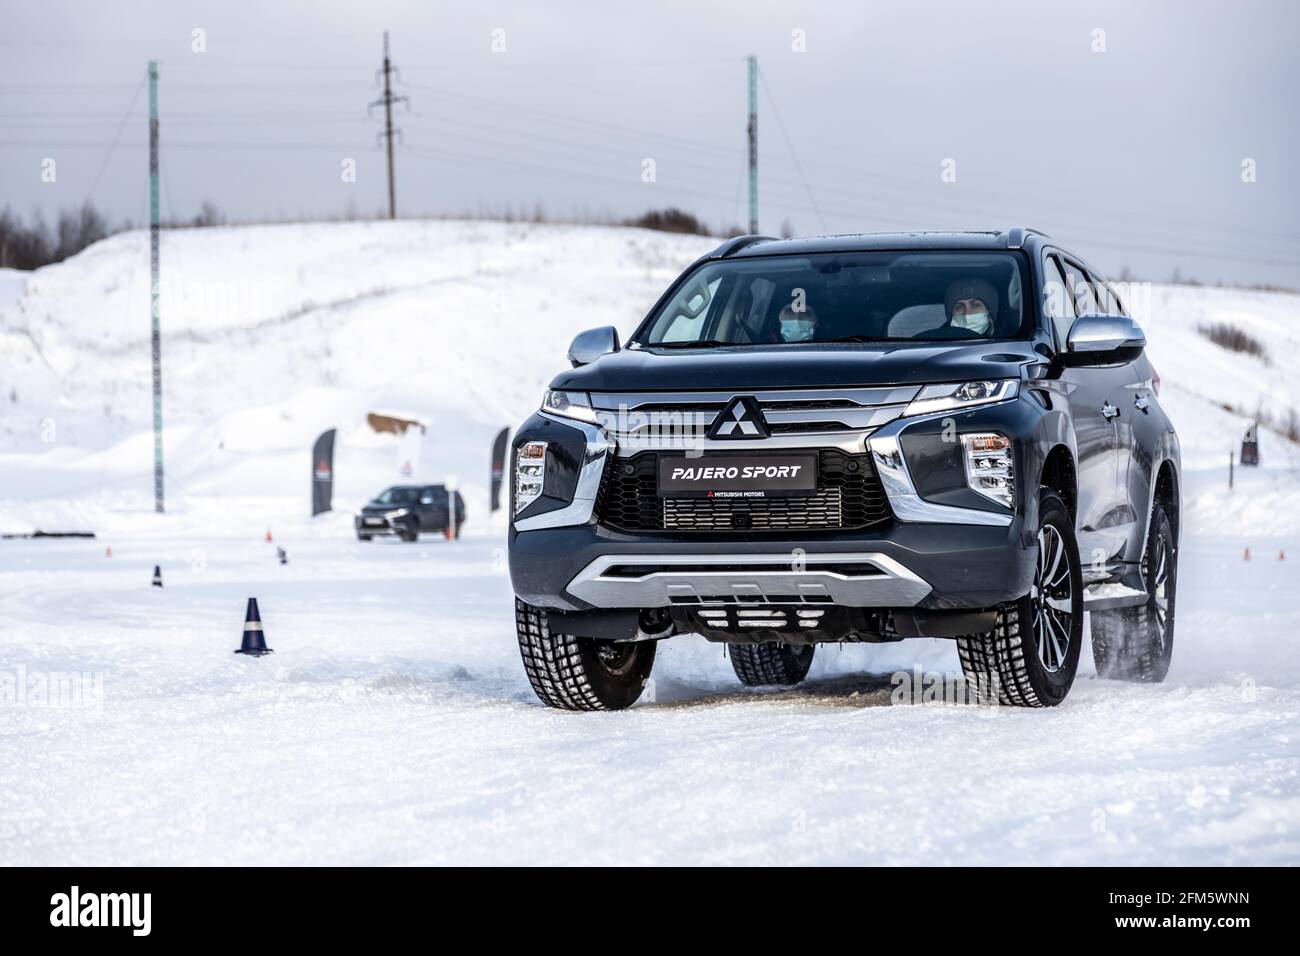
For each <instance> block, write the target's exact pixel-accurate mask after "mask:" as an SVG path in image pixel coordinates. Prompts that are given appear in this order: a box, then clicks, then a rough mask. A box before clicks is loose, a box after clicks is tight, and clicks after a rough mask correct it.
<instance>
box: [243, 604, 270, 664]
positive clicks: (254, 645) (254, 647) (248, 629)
mask: <svg viewBox="0 0 1300 956" xmlns="http://www.w3.org/2000/svg"><path fill="white" fill-rule="evenodd" d="M235 653H236V654H251V655H252V656H253V657H261V656H262V655H263V654H274V653H275V652H274V651H273V650H271V648H269V647H267V646H266V636H265V635H264V634H263V633H262V615H261V614H259V613H258V611H257V598H249V599H248V612H247V613H246V614H244V640H243V643H242V644H240V646H239V650H237V651H235Z"/></svg>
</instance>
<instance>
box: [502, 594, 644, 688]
mask: <svg viewBox="0 0 1300 956" xmlns="http://www.w3.org/2000/svg"><path fill="white" fill-rule="evenodd" d="M515 629H516V631H517V633H518V637H519V655H520V657H522V658H523V662H524V671H525V673H527V674H528V681H529V683H531V684H532V685H533V691H534V692H535V693H536V694H537V696H538V697H539V698H540V699H541V701H542V703H544V704H547V705H549V706H551V707H558V708H560V709H561V710H622V709H623V708H625V707H631V706H632V705H633V704H634V703H636V700H637V698H638V697H640V696H641V690H642V688H644V687H645V682H646V681H647V680H649V678H650V669H651V668H652V667H653V666H654V661H655V645H654V642H653V641H635V642H633V641H628V642H614V641H601V640H596V639H595V638H591V637H577V636H575V635H573V634H554V633H552V632H551V630H550V627H549V626H548V625H547V622H546V612H545V611H544V610H542V609H541V608H536V607H533V606H532V605H531V604H525V603H524V602H523V601H520V600H519V599H518V598H516V599H515Z"/></svg>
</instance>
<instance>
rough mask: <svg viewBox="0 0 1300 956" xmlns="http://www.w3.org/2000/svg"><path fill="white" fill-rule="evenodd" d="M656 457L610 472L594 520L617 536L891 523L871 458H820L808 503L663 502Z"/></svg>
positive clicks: (624, 462)
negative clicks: (658, 491)
mask: <svg viewBox="0 0 1300 956" xmlns="http://www.w3.org/2000/svg"><path fill="white" fill-rule="evenodd" d="M657 457H658V453H657V452H652V451H645V452H641V453H640V454H637V455H633V456H632V457H630V458H615V459H613V460H612V461H611V462H610V463H609V465H608V466H607V467H606V469H605V475H604V479H603V481H602V482H601V489H600V495H599V500H598V501H597V505H596V514H597V515H598V517H599V520H600V523H601V524H603V525H605V526H606V527H609V528H614V529H616V530H619V531H687V532H705V531H709V532H713V531H739V532H747V531H804V530H808V531H818V530H833V529H839V530H850V529H855V528H865V527H868V526H870V525H873V524H876V523H878V522H881V521H885V520H887V519H888V518H889V517H890V510H889V503H888V501H887V500H886V498H885V492H884V489H883V488H882V487H881V486H880V480H879V479H878V478H877V477H876V472H875V469H874V468H873V467H872V464H871V458H870V456H868V455H850V454H848V453H847V452H843V451H839V450H837V449H830V448H828V449H822V450H821V451H820V452H819V454H818V458H819V461H818V474H817V491H816V493H815V494H812V495H808V496H804V497H790V498H755V499H748V500H740V499H733V498H660V497H659V496H658V495H657V494H655V487H656V478H655V476H656V462H657Z"/></svg>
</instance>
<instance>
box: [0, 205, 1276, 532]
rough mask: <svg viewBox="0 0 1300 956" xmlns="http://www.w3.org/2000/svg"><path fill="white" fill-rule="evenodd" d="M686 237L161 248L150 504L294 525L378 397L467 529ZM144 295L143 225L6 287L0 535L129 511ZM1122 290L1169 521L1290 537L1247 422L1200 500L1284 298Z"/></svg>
mask: <svg viewBox="0 0 1300 956" xmlns="http://www.w3.org/2000/svg"><path fill="white" fill-rule="evenodd" d="M712 244H713V241H712V240H710V239H705V238H700V237H687V236H671V235H665V234H661V233H653V232H647V231H643V230H634V229H617V228H599V227H578V226H550V225H527V224H506V223H493V222H400V223H341V224H311V225H285V226H260V227H233V228H218V229H203V230H180V231H174V232H169V233H166V234H165V236H164V240H163V249H162V261H163V282H162V289H161V308H160V315H161V323H162V329H163V340H162V348H163V358H164V381H163V388H164V416H163V417H164V423H165V429H166V431H165V437H164V448H165V455H166V463H167V498H168V509H169V511H170V512H172V513H173V514H175V515H180V516H183V517H188V518H189V519H191V520H193V521H198V522H201V523H203V524H205V525H206V524H208V523H209V519H211V520H212V521H217V522H218V523H220V524H222V525H223V526H225V527H231V528H232V530H234V528H233V527H232V526H231V525H230V524H229V522H230V520H231V518H232V517H234V518H235V520H236V521H237V522H238V521H241V520H243V519H247V521H248V522H249V523H250V524H251V525H254V526H256V525H260V524H265V523H266V522H267V521H268V520H271V519H275V520H276V521H277V522H278V523H283V521H284V520H286V518H287V517H289V516H292V518H293V519H295V520H296V519H297V517H298V516H300V515H301V514H302V513H303V512H304V510H305V508H306V498H307V474H308V468H309V462H308V451H307V449H308V448H309V446H310V443H311V441H312V440H313V439H314V437H315V436H316V435H317V434H318V433H319V432H320V431H322V430H323V429H325V428H328V427H332V426H336V427H338V428H339V444H338V450H337V455H336V463H337V468H336V474H337V481H338V484H337V487H336V504H337V506H338V507H339V508H340V509H341V510H346V509H348V508H350V507H351V506H354V505H355V504H357V503H359V502H360V501H361V500H362V499H363V498H364V497H366V496H367V495H369V494H371V493H372V492H373V491H374V490H375V489H376V488H377V487H378V486H380V485H382V484H384V483H385V482H387V481H390V480H393V479H394V478H395V477H396V470H395V463H396V451H395V447H396V441H395V439H393V438H391V437H390V436H377V435H375V434H373V433H372V432H370V430H369V429H368V428H367V427H366V425H365V414H366V412H367V411H369V410H371V409H375V408H390V407H391V408H399V409H407V410H410V411H411V412H414V413H416V414H418V415H421V416H423V417H425V418H428V419H430V420H431V421H432V427H431V428H430V431H429V434H428V436H427V437H426V440H425V447H424V452H423V456H422V467H421V474H420V477H424V478H427V479H429V480H441V479H442V478H443V477H444V476H446V475H449V474H450V475H455V476H457V477H458V479H459V480H460V482H461V485H462V487H463V488H464V490H465V493H466V495H467V498H468V499H469V502H470V509H471V514H472V515H477V516H482V515H483V514H484V512H485V510H486V490H487V489H486V486H487V472H488V466H489V463H488V448H489V444H490V441H491V437H492V435H493V434H494V432H495V431H496V430H497V429H498V428H500V427H502V426H505V425H511V424H515V423H517V422H519V421H520V420H521V419H522V418H523V417H524V416H525V415H527V414H528V412H529V411H531V410H532V409H533V408H535V407H536V405H537V402H538V400H539V397H540V395H541V391H542V389H543V387H544V386H545V384H546V382H547V381H548V380H549V379H550V378H551V376H552V375H553V374H554V373H555V372H557V371H558V370H560V369H561V368H563V367H564V364H565V362H564V351H565V349H566V347H567V345H568V342H569V339H570V338H571V336H572V335H573V334H574V333H575V332H577V331H580V330H581V329H584V328H588V327H591V326H594V325H600V324H606V323H612V324H614V325H616V326H618V327H619V328H620V329H621V330H622V331H623V332H625V333H626V332H627V331H629V330H630V329H631V328H632V327H633V326H634V325H635V323H636V322H637V321H638V320H639V319H640V317H641V316H642V315H643V314H644V312H645V310H646V309H647V308H648V306H649V305H650V304H651V303H652V302H653V301H654V299H655V298H656V297H657V296H658V294H659V293H660V292H661V291H662V289H663V287H664V286H665V284H666V283H667V282H668V281H669V280H670V279H671V278H672V277H673V276H674V275H675V274H676V273H677V272H678V271H679V270H680V269H681V268H682V267H683V266H684V265H685V264H686V263H688V262H689V261H690V260H691V259H693V258H695V257H696V256H697V255H699V254H700V253H701V252H703V251H705V250H707V249H708V248H710V247H711V245H712ZM148 283H149V278H148V236H147V234H146V233H144V232H132V233H126V234H123V235H119V236H115V237H113V238H111V239H108V240H106V241H104V242H101V243H98V244H97V245H95V246H93V247H91V248H90V249H87V250H86V251H85V252H83V253H82V254H81V255H79V256H76V257H75V258H73V259H71V260H69V261H67V262H64V263H61V264H59V265H55V266H50V267H48V268H45V269H41V270H39V271H38V272H36V273H35V274H32V275H30V276H28V277H27V278H26V281H25V282H23V281H22V277H21V276H17V277H15V276H14V275H12V274H11V275H9V276H7V277H6V282H5V283H4V289H5V294H0V357H2V359H3V368H4V371H5V376H4V382H3V386H4V388H3V392H2V393H0V441H2V442H3V443H2V444H0V468H3V473H4V474H5V476H6V480H5V482H4V485H3V487H2V488H0V530H2V531H24V530H30V529H31V528H32V527H34V526H36V525H39V524H45V525H51V524H52V525H54V526H62V527H69V526H74V527H94V528H98V529H100V530H101V531H103V530H111V529H113V528H123V527H124V522H131V521H132V519H131V518H130V516H131V515H139V514H142V513H148V512H149V511H150V510H151V507H152V498H151V495H152V483H151V478H150V469H151V467H152V438H151V433H150V422H151V414H152V413H151V398H150V394H151V393H150V388H151V386H150V381H151V379H150V366H149V334H150V316H149V304H148ZM1129 299H1130V303H1131V306H1132V307H1133V308H1134V310H1135V312H1136V313H1137V314H1138V315H1139V317H1140V318H1141V319H1142V320H1143V322H1144V325H1145V327H1146V329H1147V334H1148V336H1149V339H1150V342H1151V347H1150V354H1151V356H1152V359H1153V361H1154V363H1155V365H1156V367H1157V369H1158V370H1159V371H1160V373H1161V375H1162V377H1163V380H1164V382H1165V392H1164V395H1163V396H1162V398H1163V400H1164V401H1165V402H1166V403H1167V404H1168V405H1169V407H1170V410H1171V412H1172V414H1173V416H1174V418H1175V422H1176V423H1177V424H1178V425H1179V428H1180V435H1181V438H1182V441H1183V448H1184V455H1185V457H1186V458H1187V465H1188V468H1189V472H1193V473H1194V474H1192V475H1191V476H1190V477H1189V484H1190V487H1189V489H1188V490H1189V496H1188V497H1189V502H1190V503H1191V504H1192V505H1193V506H1194V507H1193V511H1194V516H1193V517H1194V518H1195V519H1203V520H1204V522H1206V528H1207V530H1210V529H1214V530H1222V531H1232V530H1239V529H1240V523H1241V522H1242V521H1250V522H1252V523H1254V524H1256V525H1257V526H1258V528H1259V531H1260V532H1261V533H1291V532H1295V531H1296V530H1297V529H1300V517H1297V512H1300V509H1297V508H1295V507H1293V505H1294V503H1295V501H1296V499H1295V497H1293V489H1292V487H1291V486H1292V485H1293V484H1294V470H1293V469H1294V468H1295V466H1296V463H1297V459H1296V458H1295V455H1296V449H1295V448H1294V446H1291V445H1290V444H1289V443H1285V442H1283V441H1281V440H1279V439H1278V438H1277V437H1276V436H1275V435H1273V434H1271V433H1268V432H1267V431H1266V432H1265V434H1264V439H1263V441H1264V461H1265V467H1264V468H1263V469H1261V470H1260V471H1259V472H1256V473H1251V474H1247V475H1244V476H1242V481H1243V482H1245V485H1244V486H1243V488H1244V490H1243V491H1242V493H1237V494H1235V495H1234V496H1233V499H1232V500H1231V501H1230V502H1228V503H1227V506H1226V507H1225V502H1224V498H1223V496H1222V495H1220V494H1219V493H1218V492H1219V491H1220V490H1223V489H1224V488H1225V487H1226V465H1227V457H1228V453H1229V451H1230V450H1231V449H1232V448H1234V447H1235V445H1236V443H1237V442H1238V441H1239V438H1240V434H1241V431H1242V430H1243V428H1244V427H1245V421H1246V419H1245V418H1244V417H1243V415H1242V414H1238V413H1233V412H1227V411H1224V409H1223V408H1222V406H1223V405H1228V406H1231V407H1233V408H1234V409H1236V410H1237V411H1238V412H1241V413H1246V414H1249V413H1253V412H1254V410H1255V409H1257V408H1260V407H1263V408H1266V409H1269V410H1271V411H1272V412H1273V413H1275V414H1276V413H1279V412H1280V411H1281V410H1283V409H1286V408H1292V407H1295V406H1296V405H1297V395H1296V385H1297V383H1300V296H1295V295H1287V294H1278V293H1264V292H1245V291H1235V290H1226V289H1208V288H1191V287H1181V286H1180V287H1171V286H1149V287H1143V288H1139V289H1135V290H1133V291H1132V292H1131V293H1130V295H1129ZM1217 321H1226V322H1231V323H1233V324H1234V325H1237V326H1239V327H1241V328H1242V329H1244V330H1245V331H1247V332H1249V333H1250V334H1252V335H1255V336H1256V337H1258V338H1260V339H1261V340H1263V341H1264V342H1265V343H1267V345H1268V348H1269V354H1268V356H1267V359H1266V360H1261V359H1258V358H1254V357H1251V356H1246V355H1239V354H1234V353H1231V352H1227V351H1225V350H1224V349H1222V348H1220V347H1219V346H1217V345H1214V344H1213V343H1211V342H1210V341H1208V340H1207V339H1206V338H1204V337H1203V336H1202V335H1201V334H1199V332H1198V331H1197V328H1198V326H1199V325H1201V324H1202V323H1206V322H1217ZM236 500H237V501H238V507H237V508H232V507H230V506H231V505H232V504H233V503H234V502H235V501H236ZM1284 502H1285V503H1287V505H1288V506H1287V507H1285V508H1283V507H1282V504H1283V503H1284ZM232 512H234V514H233V515H232ZM1279 512H1283V513H1282V514H1279ZM205 514H206V515H207V518H204V515H205ZM236 526H237V525H236ZM479 527H480V528H481V527H482V524H481V523H480V525H479ZM239 531H240V533H242V531H243V529H242V528H240V529H239Z"/></svg>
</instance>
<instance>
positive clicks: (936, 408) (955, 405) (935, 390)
mask: <svg viewBox="0 0 1300 956" xmlns="http://www.w3.org/2000/svg"><path fill="white" fill-rule="evenodd" d="M1019 392H1020V383H1019V382H1018V381H1016V380H1015V379H1013V378H996V379H989V380H986V381H980V382H959V383H956V384H944V385H927V386H925V387H924V388H922V389H921V391H920V392H918V393H917V396H916V398H914V399H912V403H911V404H910V405H908V406H907V408H906V409H904V411H903V414H904V415H928V414H930V413H931V412H947V411H953V410H958V409H963V408H973V407H975V406H976V405H988V404H990V403H991V402H1004V401H1006V400H1007V399H1009V398H1015V397H1016V395H1017V394H1018V393H1019Z"/></svg>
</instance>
